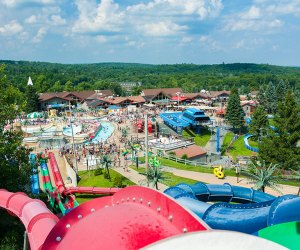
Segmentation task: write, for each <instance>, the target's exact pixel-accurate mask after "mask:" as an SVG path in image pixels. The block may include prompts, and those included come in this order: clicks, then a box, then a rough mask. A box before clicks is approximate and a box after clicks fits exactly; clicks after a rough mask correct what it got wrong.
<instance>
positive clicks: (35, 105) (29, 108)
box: [25, 85, 39, 113]
mask: <svg viewBox="0 0 300 250" xmlns="http://www.w3.org/2000/svg"><path fill="white" fill-rule="evenodd" d="M25 100H26V108H25V112H26V113H31V112H35V111H38V109H39V95H38V93H37V91H36V89H35V87H34V86H33V85H29V86H27V89H26V92H25Z"/></svg>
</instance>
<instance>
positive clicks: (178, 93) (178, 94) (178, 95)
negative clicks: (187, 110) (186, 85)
mask: <svg viewBox="0 0 300 250" xmlns="http://www.w3.org/2000/svg"><path fill="white" fill-rule="evenodd" d="M176 95H177V106H178V107H177V109H178V110H179V97H180V92H177V93H176Z"/></svg>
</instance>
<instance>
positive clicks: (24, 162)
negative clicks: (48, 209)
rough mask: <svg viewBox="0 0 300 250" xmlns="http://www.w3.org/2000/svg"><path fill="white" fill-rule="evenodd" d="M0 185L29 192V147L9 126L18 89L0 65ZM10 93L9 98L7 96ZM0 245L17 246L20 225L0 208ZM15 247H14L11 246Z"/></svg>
mask: <svg viewBox="0 0 300 250" xmlns="http://www.w3.org/2000/svg"><path fill="white" fill-rule="evenodd" d="M0 92H1V95H0V179H1V182H0V189H7V190H9V191H11V192H20V191H23V192H27V193H28V192H29V183H30V164H29V158H28V155H29V149H26V148H25V147H23V146H22V139H23V137H22V133H21V132H20V131H16V130H15V129H14V128H13V121H14V119H16V117H17V116H18V115H20V112H21V109H22V107H23V105H22V104H21V103H18V102H19V100H18V102H16V100H15V99H14V98H15V97H13V94H14V93H18V91H17V90H16V89H15V88H14V87H12V86H8V83H7V80H6V76H5V74H4V67H0ZM11 97H12V98H11ZM0 221H1V223H0V232H1V234H0V246H1V249H21V248H22V246H20V242H22V238H23V237H22V234H23V232H24V227H23V226H22V225H21V223H20V222H19V223H18V222H17V220H16V219H15V218H12V217H9V216H8V214H7V213H6V212H3V211H0ZM13 247H15V248H13Z"/></svg>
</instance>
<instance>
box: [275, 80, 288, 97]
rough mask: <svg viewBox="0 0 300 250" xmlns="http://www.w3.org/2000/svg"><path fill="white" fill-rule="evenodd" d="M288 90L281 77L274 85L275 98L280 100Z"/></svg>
mask: <svg viewBox="0 0 300 250" xmlns="http://www.w3.org/2000/svg"><path fill="white" fill-rule="evenodd" d="M287 90H288V87H287V84H286V83H285V82H284V81H283V80H282V79H281V80H280V81H279V82H278V84H277V86H276V100H277V102H282V101H283V99H284V96H285V95H286V93H287Z"/></svg>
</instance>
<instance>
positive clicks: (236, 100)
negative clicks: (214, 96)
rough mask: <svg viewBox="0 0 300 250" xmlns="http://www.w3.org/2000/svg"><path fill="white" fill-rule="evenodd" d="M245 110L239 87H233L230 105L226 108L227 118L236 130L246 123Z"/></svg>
mask: <svg viewBox="0 0 300 250" xmlns="http://www.w3.org/2000/svg"><path fill="white" fill-rule="evenodd" d="M244 116H245V113H244V110H243V108H242V106H241V102H240V97H239V94H238V91H237V89H233V90H232V91H231V93H230V96H229V100H228V105H227V109H226V114H225V119H226V120H227V121H228V122H229V124H230V125H231V126H232V127H233V129H234V130H235V129H236V128H242V127H243V124H244Z"/></svg>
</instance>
